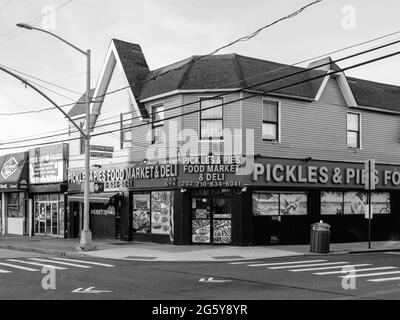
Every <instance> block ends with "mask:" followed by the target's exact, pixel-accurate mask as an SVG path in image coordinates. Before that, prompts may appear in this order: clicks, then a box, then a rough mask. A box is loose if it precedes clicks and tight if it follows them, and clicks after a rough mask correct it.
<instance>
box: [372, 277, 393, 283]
mask: <svg viewBox="0 0 400 320" xmlns="http://www.w3.org/2000/svg"><path fill="white" fill-rule="evenodd" d="M397 280H400V277H396V278H381V279H369V280H367V281H371V282H383V281H397Z"/></svg>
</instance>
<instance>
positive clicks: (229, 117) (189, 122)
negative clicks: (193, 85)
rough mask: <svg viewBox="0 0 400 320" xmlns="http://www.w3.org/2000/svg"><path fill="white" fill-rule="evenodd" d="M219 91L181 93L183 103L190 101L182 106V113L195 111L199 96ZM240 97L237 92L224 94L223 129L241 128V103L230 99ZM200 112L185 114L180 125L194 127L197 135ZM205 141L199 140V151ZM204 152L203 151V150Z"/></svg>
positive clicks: (207, 95) (198, 132)
mask: <svg viewBox="0 0 400 320" xmlns="http://www.w3.org/2000/svg"><path fill="white" fill-rule="evenodd" d="M218 94H219V93H214V94H210V93H208V94H201V93H199V94H185V95H183V104H188V103H192V104H191V105H188V106H185V107H184V108H183V112H184V113H188V112H192V111H197V110H199V100H200V98H208V97H213V96H215V95H218ZM239 98H240V94H239V93H234V94H229V93H228V94H226V95H224V103H228V104H226V105H224V129H239V128H241V123H242V121H241V103H240V102H233V103H229V102H230V101H233V100H236V99H239ZM199 126H200V113H199V112H195V113H192V114H189V115H186V116H184V117H183V119H182V127H183V128H184V129H185V128H187V129H194V130H195V131H196V133H197V134H198V135H200V127H199ZM204 144H207V143H206V142H199V144H198V145H199V153H200V150H202V147H204ZM220 150H221V153H222V152H223V146H222V148H221V149H220ZM203 153H205V152H203Z"/></svg>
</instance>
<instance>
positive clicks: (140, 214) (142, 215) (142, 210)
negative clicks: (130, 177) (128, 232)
mask: <svg viewBox="0 0 400 320" xmlns="http://www.w3.org/2000/svg"><path fill="white" fill-rule="evenodd" d="M133 229H135V230H136V232H141V233H147V232H150V194H135V195H134V196H133Z"/></svg>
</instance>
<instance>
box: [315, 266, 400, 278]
mask: <svg viewBox="0 0 400 320" xmlns="http://www.w3.org/2000/svg"><path fill="white" fill-rule="evenodd" d="M388 269H397V267H379V268H367V269H356V270H341V271H329V272H317V273H313V274H315V275H318V276H324V275H328V274H340V273H349V272H353V271H354V272H362V271H374V270H388Z"/></svg>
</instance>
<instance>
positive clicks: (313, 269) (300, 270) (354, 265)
mask: <svg viewBox="0 0 400 320" xmlns="http://www.w3.org/2000/svg"><path fill="white" fill-rule="evenodd" d="M367 266H370V264H367V263H364V264H347V265H344V266H335V267H321V268H307V269H294V270H289V271H291V272H302V271H317V270H329V269H339V268H350V267H367Z"/></svg>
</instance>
